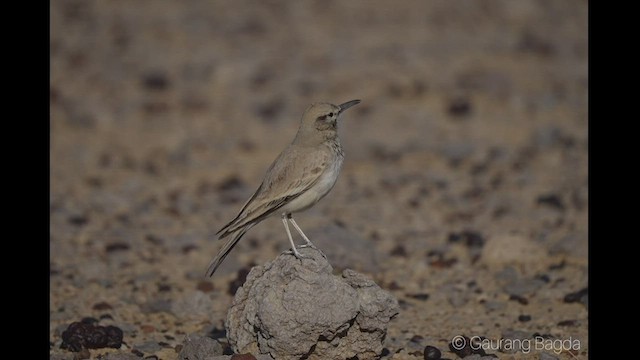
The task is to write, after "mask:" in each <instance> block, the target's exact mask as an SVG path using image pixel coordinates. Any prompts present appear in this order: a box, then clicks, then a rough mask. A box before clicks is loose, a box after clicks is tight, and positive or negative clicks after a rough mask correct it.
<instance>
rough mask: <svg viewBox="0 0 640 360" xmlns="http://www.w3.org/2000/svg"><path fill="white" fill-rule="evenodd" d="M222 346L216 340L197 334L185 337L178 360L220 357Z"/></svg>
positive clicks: (200, 359)
mask: <svg viewBox="0 0 640 360" xmlns="http://www.w3.org/2000/svg"><path fill="white" fill-rule="evenodd" d="M222 352H223V350H222V345H220V343H219V342H218V341H216V340H213V339H211V338H209V337H206V336H201V335H198V334H189V335H187V336H186V337H185V339H184V342H183V346H182V350H180V353H179V354H178V360H205V359H208V358H209V357H210V356H214V355H222Z"/></svg>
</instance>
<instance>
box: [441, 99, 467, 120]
mask: <svg viewBox="0 0 640 360" xmlns="http://www.w3.org/2000/svg"><path fill="white" fill-rule="evenodd" d="M471 110H472V106H471V102H470V101H469V98H467V97H457V98H454V99H451V100H450V101H449V104H448V105H447V112H448V113H449V115H451V116H453V117H454V118H456V119H461V118H464V117H467V116H469V115H470V114H471Z"/></svg>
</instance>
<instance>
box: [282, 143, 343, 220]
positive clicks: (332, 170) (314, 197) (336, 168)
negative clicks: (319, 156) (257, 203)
mask: <svg viewBox="0 0 640 360" xmlns="http://www.w3.org/2000/svg"><path fill="white" fill-rule="evenodd" d="M342 161H343V155H342V152H340V153H335V157H334V158H333V160H332V161H330V162H329V163H328V164H327V166H326V168H325V170H324V171H323V172H322V174H321V175H320V178H319V179H318V181H317V182H316V183H315V184H314V185H313V186H312V187H311V188H309V189H308V190H307V191H305V192H304V193H303V194H300V195H299V196H298V197H297V198H295V199H294V200H292V201H291V202H290V203H288V204H287V205H285V206H284V207H283V208H282V210H283V212H286V213H292V212H297V211H302V210H306V209H308V208H309V207H311V206H313V205H315V204H316V203H317V202H318V201H320V199H322V198H323V197H324V196H325V195H327V194H328V193H329V191H331V189H332V188H333V186H334V185H335V184H336V181H337V180H338V174H340V168H342Z"/></svg>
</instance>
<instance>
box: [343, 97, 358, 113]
mask: <svg viewBox="0 0 640 360" xmlns="http://www.w3.org/2000/svg"><path fill="white" fill-rule="evenodd" d="M359 103H360V100H351V101H347V102H346V103H344V104H340V105H338V107H339V108H340V113H342V112H343V111H345V110H347V109H348V108H350V107H352V106H354V105H358V104H359Z"/></svg>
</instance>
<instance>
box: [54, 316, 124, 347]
mask: <svg viewBox="0 0 640 360" xmlns="http://www.w3.org/2000/svg"><path fill="white" fill-rule="evenodd" d="M122 336H123V334H122V330H120V329H119V328H117V327H115V326H95V325H93V324H90V323H86V322H74V323H71V324H70V325H69V327H68V328H67V329H66V330H65V331H63V332H62V345H60V348H62V349H66V350H69V351H73V352H79V351H81V350H82V349H101V348H107V347H109V348H115V349H117V348H120V346H122Z"/></svg>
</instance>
